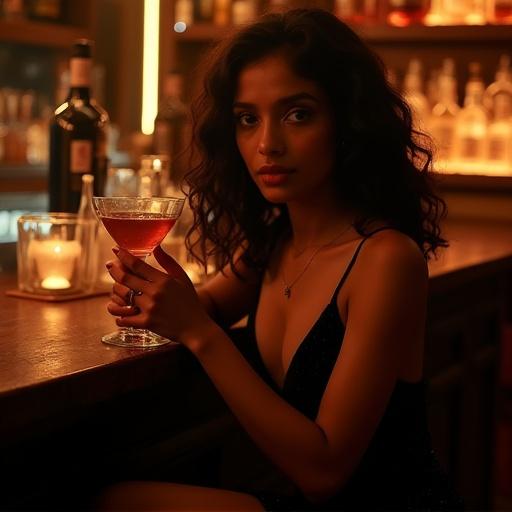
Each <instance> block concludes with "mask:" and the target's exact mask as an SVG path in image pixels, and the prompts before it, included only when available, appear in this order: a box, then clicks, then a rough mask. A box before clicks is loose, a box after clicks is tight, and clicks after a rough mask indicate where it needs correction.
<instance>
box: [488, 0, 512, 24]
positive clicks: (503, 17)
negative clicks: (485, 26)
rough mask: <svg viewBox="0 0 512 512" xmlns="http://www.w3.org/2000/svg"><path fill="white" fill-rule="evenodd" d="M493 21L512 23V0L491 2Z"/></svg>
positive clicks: (491, 20)
mask: <svg viewBox="0 0 512 512" xmlns="http://www.w3.org/2000/svg"><path fill="white" fill-rule="evenodd" d="M491 6H492V14H491V16H492V18H491V19H490V20H489V21H490V22H492V23H504V24H507V23H512V0H494V1H493V2H491Z"/></svg>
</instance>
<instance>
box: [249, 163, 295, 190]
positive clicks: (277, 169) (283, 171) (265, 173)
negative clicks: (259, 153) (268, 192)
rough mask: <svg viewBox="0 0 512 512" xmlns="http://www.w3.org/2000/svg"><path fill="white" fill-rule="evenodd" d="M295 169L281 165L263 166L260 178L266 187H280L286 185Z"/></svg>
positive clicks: (259, 171) (259, 173) (260, 170)
mask: <svg viewBox="0 0 512 512" xmlns="http://www.w3.org/2000/svg"><path fill="white" fill-rule="evenodd" d="M293 172H294V170H293V169H290V168H288V167H283V166H281V165H263V166H262V167H260V169H259V170H258V176H259V178H260V180H261V181H262V183H263V184H264V185H268V186H271V187H272V186H278V185H283V184H284V183H286V182H287V181H288V179H289V177H290V174H292V173H293Z"/></svg>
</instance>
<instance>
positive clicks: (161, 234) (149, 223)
mask: <svg viewBox="0 0 512 512" xmlns="http://www.w3.org/2000/svg"><path fill="white" fill-rule="evenodd" d="M101 220H102V222H103V225H104V226H105V228H106V230H107V231H108V232H109V233H110V236H111V237H112V238H113V239H114V240H115V241H116V243H117V245H119V247H122V248H123V249H126V250H127V251H130V252H131V253H132V254H133V255H135V256H146V255H147V254H150V253H151V252H152V251H153V249H154V248H155V247H156V246H157V245H159V244H160V242H161V241H162V240H163V239H164V238H165V235H167V233H168V232H169V231H170V230H171V228H172V227H173V226H174V224H175V223H176V219H175V218H172V217H165V216H162V215H161V214H159V213H145V214H140V213H133V212H116V213H111V214H110V215H108V216H105V217H104V216H101Z"/></svg>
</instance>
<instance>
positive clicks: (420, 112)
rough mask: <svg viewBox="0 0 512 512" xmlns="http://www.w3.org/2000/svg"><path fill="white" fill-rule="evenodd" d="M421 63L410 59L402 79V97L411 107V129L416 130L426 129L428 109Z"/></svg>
mask: <svg viewBox="0 0 512 512" xmlns="http://www.w3.org/2000/svg"><path fill="white" fill-rule="evenodd" d="M421 67H422V66H421V62H420V61H419V60H418V59H411V60H410V61H409V67H408V69H407V73H406V75H405V78H404V84H403V88H404V90H403V92H404V97H405V100H406V101H407V103H408V104H409V106H410V107H411V111H412V117H413V127H414V128H415V129H416V130H423V129H425V128H426V126H425V123H426V122H427V120H428V116H429V113H430V108H429V105H428V100H427V97H426V96H425V94H423V79H422V76H421Z"/></svg>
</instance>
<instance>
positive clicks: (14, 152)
mask: <svg viewBox="0 0 512 512" xmlns="http://www.w3.org/2000/svg"><path fill="white" fill-rule="evenodd" d="M4 92H5V108H6V120H7V123H6V126H7V132H6V134H5V148H4V159H5V162H6V163H8V164H15V165H22V164H24V163H26V147H27V145H26V130H25V126H24V125H23V123H22V120H21V96H22V93H21V91H18V90H16V89H8V88H6V89H4Z"/></svg>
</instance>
